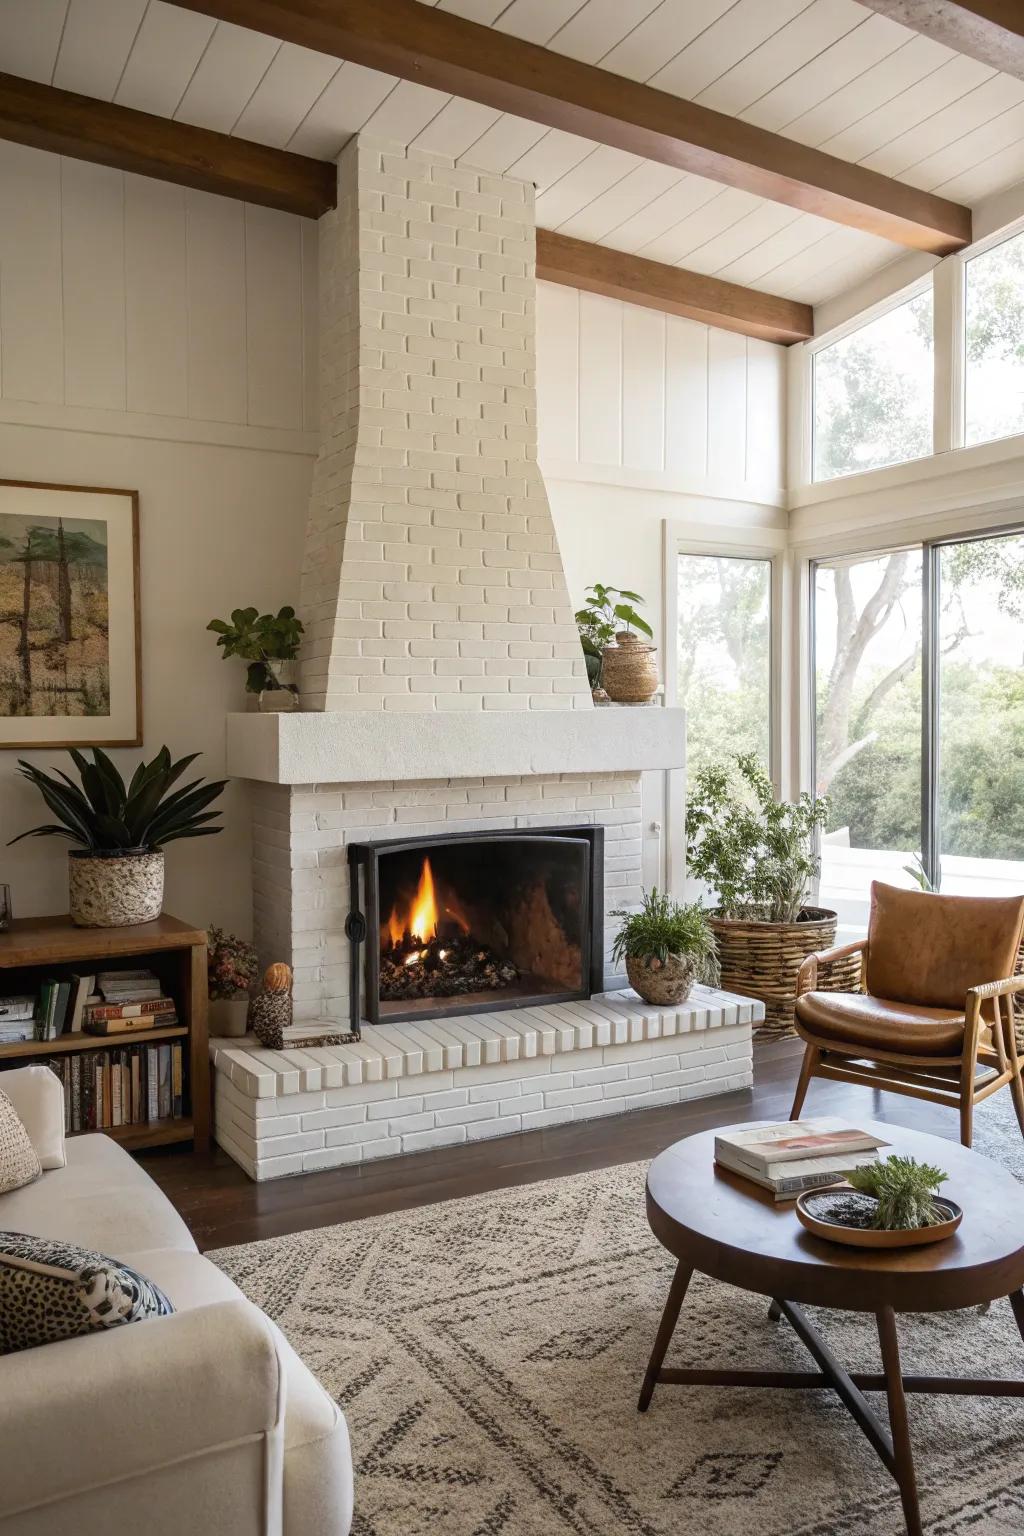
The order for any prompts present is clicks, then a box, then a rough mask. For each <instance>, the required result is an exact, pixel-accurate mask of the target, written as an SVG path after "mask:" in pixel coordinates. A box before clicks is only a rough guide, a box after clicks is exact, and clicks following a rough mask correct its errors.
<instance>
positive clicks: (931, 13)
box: [861, 0, 1024, 80]
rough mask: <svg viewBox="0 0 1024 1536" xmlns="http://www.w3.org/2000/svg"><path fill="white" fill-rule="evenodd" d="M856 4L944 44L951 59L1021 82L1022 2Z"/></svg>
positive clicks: (887, 0)
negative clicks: (958, 55) (955, 55)
mask: <svg viewBox="0 0 1024 1536" xmlns="http://www.w3.org/2000/svg"><path fill="white" fill-rule="evenodd" d="M861 4H862V5H866V6H867V7H868V9H869V10H871V11H877V12H878V13H879V15H881V16H888V17H889V18H890V19H891V20H892V21H898V22H900V24H901V25H902V26H904V27H910V28H912V29H913V31H915V32H920V33H922V34H923V35H924V36H925V37H930V38H932V39H934V41H935V42H937V43H944V44H945V45H946V47H947V48H952V49H953V50H954V52H955V53H963V54H966V55H967V57H968V58H970V59H978V60H980V62H981V63H982V64H988V65H990V66H991V67H992V68H993V69H999V70H1002V71H1003V72H1004V74H1007V75H1016V77H1017V79H1018V80H1024V5H1022V4H1021V0H861Z"/></svg>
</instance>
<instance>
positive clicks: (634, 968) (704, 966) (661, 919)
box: [611, 889, 718, 1006]
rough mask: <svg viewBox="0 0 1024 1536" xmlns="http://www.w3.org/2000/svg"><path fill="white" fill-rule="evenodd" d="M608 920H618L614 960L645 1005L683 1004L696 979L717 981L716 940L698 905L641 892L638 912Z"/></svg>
mask: <svg viewBox="0 0 1024 1536" xmlns="http://www.w3.org/2000/svg"><path fill="white" fill-rule="evenodd" d="M611 916H612V917H621V919H622V922H621V924H620V926H619V931H618V933H617V934H616V936H615V943H614V944H613V945H612V959H613V961H614V962H615V964H616V965H618V964H619V962H620V961H621V960H622V959H623V958H624V959H625V961H626V975H627V976H628V977H629V984H630V986H631V987H632V988H633V991H634V992H638V993H639V994H640V996H641V997H642V998H643V1000H644V1002H645V1003H654V1004H661V1005H662V1006H671V1005H672V1004H674V1003H682V1002H685V1001H686V999H687V998H688V997H689V995H690V988H691V987H692V986H693V983H694V982H695V981H701V982H703V983H704V984H705V985H706V986H714V985H715V984H716V982H717V981H718V956H717V949H716V945H715V936H714V934H713V933H712V931H711V927H710V924H709V923H708V919H707V914H706V913H705V912H704V910H703V908H702V907H701V906H700V904H699V903H698V902H694V903H693V904H691V905H689V906H687V905H685V904H683V903H681V902H678V901H673V900H672V899H671V897H669V896H667V895H665V894H664V893H663V892H660V891H658V890H657V889H655V890H653V891H647V892H645V893H644V898H643V906H642V907H641V909H640V911H639V912H626V911H624V910H622V909H619V910H617V911H615V912H612V913H611Z"/></svg>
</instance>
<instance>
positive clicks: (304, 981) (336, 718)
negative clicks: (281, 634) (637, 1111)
mask: <svg viewBox="0 0 1024 1536" xmlns="http://www.w3.org/2000/svg"><path fill="white" fill-rule="evenodd" d="M534 242H535V227H534V211H533V189H532V187H530V186H528V185H526V184H524V183H522V182H518V181H514V180H512V179H510V178H506V177H494V176H490V175H486V174H478V173H477V172H475V171H472V170H468V169H465V168H463V167H461V166H458V167H457V166H455V165H454V164H453V163H452V162H451V161H449V160H445V159H443V158H441V157H438V156H435V155H428V154H424V153H419V152H417V151H414V150H405V149H400V148H392V147H390V146H386V145H381V144H379V143H376V144H375V143H369V142H366V141H364V140H359V141H354V142H353V143H351V144H350V145H349V146H348V147H347V148H346V150H345V151H344V153H343V154H342V156H341V159H340V161H339V172H338V206H337V209H336V210H335V211H334V212H332V213H330V214H327V215H325V217H324V218H323V219H322V220H321V223H320V283H321V295H320V304H321V327H320V340H321V359H320V361H321V415H322V427H321V450H320V455H319V457H318V460H317V464H316V468H315V472H314V484H313V492H312V497H311V505H310V514H309V519H308V524H307V532H306V544H305V558H304V566H303V577H302V591H301V599H300V614H301V616H302V618H303V621H304V622H305V624H306V631H307V636H306V641H305V643H304V647H303V675H302V698H303V709H302V711H301V712H298V713H295V714H290V715H288V714H281V715H237V716H231V717H229V725H228V769H229V772H230V773H232V774H234V775H235V776H237V777H240V778H244V779H248V780H250V781H252V806H253V856H254V889H255V933H256V938H257V942H258V945H259V948H260V952H261V956H262V958H263V959H264V961H269V960H271V959H275V960H280V959H284V960H287V961H289V962H290V963H291V964H292V966H293V968H294V973H295V993H294V998H295V1015H296V1018H297V1019H298V1020H310V1021H312V1020H329V1021H333V1022H334V1023H335V1025H336V1026H340V1027H345V1028H347V1027H348V1023H349V1018H350V981H351V977H352V969H351V959H350V946H349V941H348V939H347V938H346V935H345V920H346V917H347V916H348V913H349V910H350V897H349V868H348V848H349V846H350V844H352V843H354V842H355V843H367V842H376V841H378V840H382V839H392V838H396V837H408V838H413V837H428V836H431V835H435V834H438V833H447V834H450V835H452V836H454V835H457V834H459V833H463V832H478V831H483V830H488V829H508V830H512V829H525V828H543V827H545V826H547V827H562V828H565V827H569V828H571V827H572V826H574V825H578V824H586V825H595V824H600V825H601V826H603V828H604V853H605V861H604V891H603V902H604V906H605V908H606V909H611V908H614V907H619V906H628V905H630V904H634V903H636V902H638V901H639V899H640V895H641V824H640V815H641V810H640V774H641V772H642V771H643V770H645V769H681V768H682V766H683V764H684V760H685V745H684V743H685V731H684V720H683V715H682V712H681V711H679V710H673V709H662V708H648V709H615V708H606V709H596V708H595V707H594V706H593V703H592V700H591V697H590V692H589V689H588V685H587V679H586V673H585V668H584V665H583V658H582V654H581V652H580V648H579V642H578V637H577V634H576V626H575V623H574V620H573V613H572V604H571V601H570V598H569V594H568V591H567V588H566V583H565V576H564V573H563V570H562V563H561V558H560V556H559V552H558V547H557V542H556V538H555V531H554V526H553V523H552V519H551V513H550V509H549V507H548V502H547V496H546V493H545V490H544V484H543V480H542V478H541V475H540V472H539V469H538V466H537V426H536V396H535V343H534ZM611 927H612V925H611V924H606V925H605V934H606V941H607V942H608V943H609V944H610V937H611V934H610V930H611ZM606 958H607V957H606ZM717 996H718V998H719V1001H717V1002H716V1001H715V999H714V997H710V996H709V997H706V998H705V999H704V1002H703V1006H702V1009H698V1010H697V1011H696V1014H694V1013H693V1011H692V1010H691V1013H689V1014H686V1015H685V1016H686V1018H688V1019H690V1020H691V1022H690V1023H689V1024H686V1025H683V1024H681V1023H680V1022H679V1018H678V1017H676V1015H675V1014H673V1011H672V1010H668V1011H667V1012H665V1013H664V1014H659V1013H658V1012H657V1011H654V1012H652V1011H651V1010H643V1009H641V1010H640V1014H639V1015H637V1014H636V1013H635V1009H636V1000H635V999H633V1002H632V1004H629V1005H628V1007H627V1006H626V1004H625V1003H622V1002H620V1003H619V1004H616V1005H614V1006H612V1005H609V1004H606V1005H605V1008H606V1009H607V1008H608V1007H609V1006H611V1013H610V1014H609V1013H607V1011H605V1012H602V1009H601V1007H600V1006H597V1005H589V1007H590V1011H589V1013H588V1012H587V1007H586V1006H585V1005H582V1004H573V1003H567V1004H566V1005H565V1009H568V1010H569V1012H568V1013H566V1012H565V1011H564V1009H563V1010H559V1009H558V1008H555V1009H554V1010H552V1011H551V1013H550V1015H549V1016H548V1017H547V1018H545V1017H544V1016H543V1015H544V1013H545V1010H544V1009H541V1010H539V1011H538V1010H534V1009H522V1010H520V1013H521V1015H522V1017H520V1014H517V1013H515V1012H514V1011H510V1012H509V1013H507V1014H500V1013H493V1012H492V1013H489V1014H487V1013H483V1012H482V1013H481V1014H480V1015H479V1016H478V1017H477V1018H476V1020H475V1021H474V1020H473V1019H472V1018H469V1019H465V1020H463V1021H462V1022H461V1023H460V1021H459V1020H458V1019H457V1018H453V1019H452V1020H451V1021H449V1020H448V1019H446V1018H442V1019H441V1020H435V1021H433V1022H432V1023H424V1022H423V1021H418V1022H417V1023H416V1024H415V1025H411V1024H403V1023H397V1022H396V1023H394V1024H389V1025H387V1026H374V1027H370V1028H368V1029H367V1030H366V1031H364V1036H363V1041H362V1042H361V1043H360V1044H358V1045H352V1046H339V1047H335V1048H324V1049H323V1050H318V1051H315V1052H312V1053H311V1052H308V1051H307V1052H292V1051H285V1052H282V1053H274V1052H264V1051H260V1050H258V1049H252V1048H251V1043H250V1044H247V1045H245V1046H237V1045H236V1046H233V1047H232V1046H228V1045H227V1043H222V1044H221V1045H220V1046H215V1050H214V1055H215V1060H216V1062H217V1066H218V1071H217V1093H218V1130H217V1134H218V1139H219V1140H220V1141H221V1143H222V1145H224V1146H225V1147H226V1148H227V1149H228V1150H229V1151H230V1152H231V1153H232V1155H233V1156H235V1157H236V1158H237V1160H238V1161H239V1162H241V1163H242V1165H243V1166H244V1167H246V1168H247V1169H248V1171H249V1172H250V1173H252V1174H253V1176H254V1177H274V1176H276V1175H279V1174H285V1173H294V1172H299V1171H302V1170H303V1169H310V1168H321V1167H328V1166H332V1165H335V1164H340V1163H343V1162H352V1161H358V1160H360V1159H361V1158H362V1157H364V1156H365V1157H370V1156H374V1155H383V1154H385V1153H394V1152H400V1151H410V1150H414V1149H415V1148H417V1147H420V1146H424V1145H439V1144H451V1143H455V1142H458V1141H464V1140H468V1139H470V1137H471V1134H472V1135H473V1136H479V1135H487V1134H501V1133H503V1132H506V1131H509V1130H521V1129H526V1128H529V1126H530V1125H531V1124H545V1123H553V1120H554V1119H567V1118H572V1117H573V1116H576V1115H580V1116H582V1115H585V1114H589V1113H602V1112H608V1109H609V1107H614V1108H619V1109H621V1108H623V1107H626V1108H629V1107H637V1104H638V1103H639V1102H640V1101H641V1100H642V1099H643V1098H644V1096H645V1094H654V1093H658V1094H659V1095H660V1097H658V1098H657V1099H656V1100H655V1102H670V1101H671V1098H672V1096H673V1095H675V1096H676V1097H680V1096H681V1097H686V1096H689V1093H690V1091H691V1090H692V1091H693V1092H707V1091H709V1085H710V1087H713V1086H714V1085H715V1083H716V1082H720V1084H721V1086H737V1085H738V1084H739V1083H740V1082H741V1081H749V1046H750V1020H751V1018H752V1017H753V1013H754V1006H753V1005H751V1004H749V1003H746V1002H742V1001H741V1000H737V999H727V998H726V997H725V996H724V995H722V994H719V995H717ZM581 1008H582V1009H583V1011H582V1012H580V1011H579V1010H580V1009H581ZM573 1009H577V1012H575V1013H573V1012H572V1010H573ZM623 1009H625V1010H626V1011H625V1013H624V1012H623ZM630 1010H633V1011H632V1012H630ZM538 1012H539V1015H540V1016H539V1017H536V1018H534V1017H533V1015H534V1014H537V1013H538ZM627 1013H628V1014H629V1018H626V1014H627ZM527 1015H530V1019H527V1018H526V1016H527ZM669 1015H671V1017H669ZM698 1015H699V1018H700V1020H701V1021H702V1022H700V1023H699V1024H694V1023H693V1022H692V1019H693V1018H694V1017H697V1016H698ZM641 1016H642V1022H640V1023H638V1022H637V1019H638V1018H640V1017H641ZM624 1021H625V1022H624ZM718 1030H721V1031H722V1032H723V1036H727V1037H728V1038H723V1040H722V1042H721V1043H720V1044H719V1043H717V1042H716V1043H715V1044H714V1046H713V1047H709V1046H708V1045H707V1042H708V1041H710V1040H711V1039H712V1034H711V1032H712V1031H718ZM623 1031H625V1033H623ZM630 1031H632V1033H630ZM679 1033H686V1034H687V1036H688V1039H687V1044H686V1049H685V1051H683V1050H682V1049H681V1047H680V1045H679V1042H678V1041H677V1040H676V1039H675V1038H674V1037H675V1036H676V1035H677V1034H679ZM526 1037H529V1038H530V1039H531V1040H532V1041H533V1048H532V1051H531V1050H530V1049H529V1048H528V1047H527V1046H526V1044H525V1043H524V1042H525V1040H526ZM669 1039H672V1041H673V1044H672V1049H671V1050H669V1051H667V1052H666V1047H665V1042H667V1041H668V1040H669ZM556 1042H557V1044H556ZM655 1042H658V1043H655ZM641 1045H642V1046H643V1047H644V1049H645V1051H647V1053H648V1054H653V1055H655V1056H661V1057H664V1059H665V1061H666V1063H667V1065H666V1066H665V1067H663V1069H662V1070H663V1071H675V1072H676V1074H677V1076H676V1077H673V1078H672V1080H671V1081H670V1082H663V1083H662V1084H661V1085H660V1087H659V1088H657V1089H656V1088H654V1087H653V1086H652V1078H653V1074H651V1073H647V1074H645V1075H644V1077H643V1081H642V1082H640V1083H638V1085H637V1089H636V1092H635V1093H632V1092H631V1093H626V1092H624V1091H623V1090H622V1089H621V1088H620V1089H619V1090H617V1091H616V1090H615V1089H614V1088H613V1084H614V1083H615V1082H617V1081H628V1080H629V1075H628V1072H627V1073H625V1075H623V1074H622V1073H618V1072H617V1071H616V1073H614V1074H613V1075H611V1076H606V1078H602V1076H601V1072H602V1071H603V1069H604V1068H605V1067H606V1066H607V1067H609V1068H616V1069H617V1068H618V1066H619V1065H622V1066H623V1067H626V1066H627V1065H628V1064H627V1063H626V1062H625V1060H624V1059H623V1062H622V1063H620V1062H619V1061H618V1060H617V1059H616V1060H609V1061H608V1062H605V1061H604V1060H603V1054H602V1053H604V1052H605V1051H607V1050H613V1051H614V1050H619V1049H620V1048H622V1047H625V1048H626V1049H627V1051H628V1049H630V1048H635V1047H637V1046H641ZM520 1046H522V1048H523V1049H522V1055H523V1070H522V1071H519V1069H518V1065H517V1063H518V1062H519V1060H520ZM704 1049H713V1050H714V1051H715V1052H716V1053H717V1054H716V1056H715V1061H714V1062H712V1061H710V1060H709V1061H707V1062H704V1063H698V1062H697V1060H696V1056H694V1058H693V1060H692V1061H691V1062H690V1063H689V1064H688V1065H684V1066H681V1065H680V1060H681V1056H682V1055H683V1054H686V1052H696V1053H698V1054H699V1052H700V1051H701V1050H704ZM560 1051H565V1052H568V1053H570V1054H571V1055H572V1056H573V1061H572V1063H571V1071H572V1072H579V1073H584V1074H586V1073H590V1072H594V1071H596V1072H597V1073H598V1075H597V1076H596V1077H593V1078H588V1079H587V1080H586V1081H581V1082H579V1083H575V1082H574V1081H572V1080H570V1081H568V1082H565V1083H563V1082H557V1084H556V1086H553V1087H552V1086H550V1085H549V1092H550V1093H551V1094H554V1095H559V1094H561V1095H564V1094H568V1095H569V1096H568V1098H564V1097H563V1098H558V1099H557V1101H554V1100H552V1101H551V1102H548V1100H547V1099H546V1098H545V1097H544V1094H543V1091H541V1099H540V1102H539V1104H538V1103H537V1102H533V1101H535V1100H536V1098H537V1091H538V1089H537V1084H536V1083H533V1090H534V1091H533V1092H530V1091H529V1090H528V1088H527V1086H526V1083H527V1081H528V1080H529V1081H530V1082H531V1083H532V1082H533V1079H534V1078H535V1077H536V1075H537V1073H538V1071H539V1070H540V1063H544V1062H548V1066H549V1067H550V1060H549V1058H553V1059H557V1054H556V1053H557V1052H560ZM588 1053H593V1054H591V1055H590V1059H589V1061H581V1059H580V1058H581V1056H586V1055H587V1054H588ZM641 1055H643V1052H641ZM528 1056H529V1057H530V1058H531V1061H530V1065H529V1071H527V1070H526V1065H527V1063H526V1060H525V1058H526V1057H528ZM533 1058H536V1061H534V1059H533ZM637 1059H640V1057H637ZM389 1063H390V1065H389ZM723 1064H727V1065H723ZM711 1065H716V1066H717V1071H718V1076H717V1078H716V1076H715V1074H714V1073H712V1075H711V1076H708V1075H707V1073H706V1070H705V1069H706V1067H708V1066H711ZM698 1067H699V1070H698ZM496 1068H499V1069H500V1070H499V1071H498V1073H497V1076H495V1069H496ZM473 1072H479V1073H481V1074H485V1075H484V1076H481V1078H480V1081H479V1083H478V1084H477V1085H476V1086H478V1087H479V1088H480V1090H481V1092H480V1093H479V1094H475V1093H473V1092H472V1091H471V1090H472V1087H473V1084H471V1083H470V1082H469V1081H468V1079H467V1080H466V1081H465V1082H463V1077H464V1076H465V1074H467V1073H468V1074H472V1073H473ZM423 1073H435V1074H439V1075H438V1077H437V1079H436V1081H435V1083H434V1085H433V1086H432V1087H431V1086H428V1087H426V1088H424V1089H422V1091H421V1088H420V1087H419V1086H417V1087H416V1089H415V1093H414V1097H415V1098H416V1099H417V1100H420V1099H422V1100H423V1104H419V1103H417V1107H416V1110H415V1113H414V1114H412V1115H411V1116H410V1115H408V1114H406V1115H397V1114H393V1113H391V1111H390V1110H389V1109H388V1101H389V1099H390V1098H392V1097H394V1098H399V1097H404V1095H405V1088H404V1087H403V1081H404V1080H406V1079H413V1078H416V1079H417V1080H418V1079H419V1076H420V1074H423ZM488 1073H489V1074H490V1076H486V1074H488ZM453 1074H454V1075H453ZM563 1075H564V1074H558V1073H557V1072H556V1074H555V1076H556V1078H557V1077H560V1076H563ZM449 1077H451V1078H452V1081H451V1083H448V1081H447V1079H448V1078H449ZM456 1077H458V1078H459V1082H458V1084H456V1082H455V1078H456ZM442 1078H443V1079H444V1081H442ZM605 1081H607V1083H608V1086H609V1089H610V1090H611V1091H610V1093H609V1096H608V1097H607V1099H606V1097H605V1093H604V1088H603V1086H602V1084H603V1083H604V1082H605ZM499 1084H500V1091H499V1086H498V1085H499ZM595 1087H598V1088H599V1090H600V1091H599V1092H597V1093H595V1092H594V1091H593V1090H594V1088H595ZM576 1088H580V1089H586V1090H588V1091H587V1092H582V1093H575V1092H574V1090H575V1089H576ZM304 1094H312V1095H314V1096H316V1095H321V1096H322V1097H323V1102H322V1103H321V1102H319V1101H318V1102H317V1103H316V1104H313V1103H312V1100H303V1099H302V1095H304ZM446 1094H447V1095H450V1094H454V1095H455V1099H453V1100H451V1101H450V1102H448V1101H447V1100H446V1101H445V1102H444V1103H442V1099H444V1098H445V1095H446ZM296 1095H298V1097H296ZM522 1095H526V1096H527V1097H528V1098H530V1100H531V1107H530V1109H528V1110H522V1111H520V1112H519V1113H518V1114H517V1113H516V1112H515V1111H514V1110H510V1109H508V1104H509V1103H510V1102H511V1100H513V1099H515V1098H518V1097H520V1096H522ZM665 1095H668V1097H667V1098H666V1097H665ZM428 1099H429V1100H430V1101H431V1102H430V1104H429V1105H428V1104H427V1100H428ZM285 1100H294V1108H290V1107H289V1106H288V1105H287V1104H284V1102H283V1101H285ZM300 1100H302V1102H301V1103H300ZM279 1101H280V1102H279ZM328 1101H329V1102H328ZM471 1106H472V1107H471ZM595 1106H596V1107H595ZM602 1106H603V1107H602ZM538 1114H541V1115H543V1116H544V1117H545V1118H542V1119H540V1120H536V1119H533V1120H531V1119H529V1118H528V1117H530V1116H536V1115H538ZM307 1116H312V1117H313V1118H312V1119H308V1118H307ZM424 1117H426V1118H424ZM399 1120H402V1121H403V1126H402V1127H400V1128H398V1129H395V1130H394V1131H393V1132H391V1131H388V1130H387V1127H388V1125H389V1124H390V1123H391V1122H392V1121H394V1122H396V1124H397V1122H398V1121H399ZM428 1121H429V1123H428ZM405 1122H408V1123H407V1124H406V1123H405ZM413 1122H415V1123H413ZM470 1126H475V1127H477V1129H476V1130H475V1131H473V1132H472V1133H470V1131H469V1129H468V1127H470ZM360 1127H362V1128H363V1129H360ZM488 1127H489V1128H488Z"/></svg>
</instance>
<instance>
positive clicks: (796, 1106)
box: [789, 1045, 821, 1120]
mask: <svg viewBox="0 0 1024 1536" xmlns="http://www.w3.org/2000/svg"><path fill="white" fill-rule="evenodd" d="M820 1055H821V1052H820V1051H819V1049H818V1047H817V1046H816V1045H808V1046H805V1048H804V1059H803V1061H802V1062H801V1063H800V1076H799V1078H798V1079H797V1084H796V1093H795V1094H794V1096H793V1108H792V1109H791V1110H790V1112H789V1118H790V1119H791V1120H798V1119H799V1118H800V1111H801V1110H802V1109H803V1107H804V1099H806V1097H807V1089H808V1086H809V1084H810V1081H811V1078H812V1077H813V1076H814V1069H815V1067H816V1066H817V1065H818V1057H819V1056H820Z"/></svg>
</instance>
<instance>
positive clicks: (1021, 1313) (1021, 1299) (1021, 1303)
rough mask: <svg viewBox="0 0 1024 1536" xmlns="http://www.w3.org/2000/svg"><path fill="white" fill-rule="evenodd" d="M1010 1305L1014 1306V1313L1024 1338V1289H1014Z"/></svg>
mask: <svg viewBox="0 0 1024 1536" xmlns="http://www.w3.org/2000/svg"><path fill="white" fill-rule="evenodd" d="M1010 1306H1011V1307H1012V1308H1013V1315H1014V1317H1015V1318H1016V1319H1017V1327H1018V1328H1019V1330H1020V1336H1021V1338H1022V1339H1024V1291H1014V1293H1013V1295H1012V1296H1011V1297H1010Z"/></svg>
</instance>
